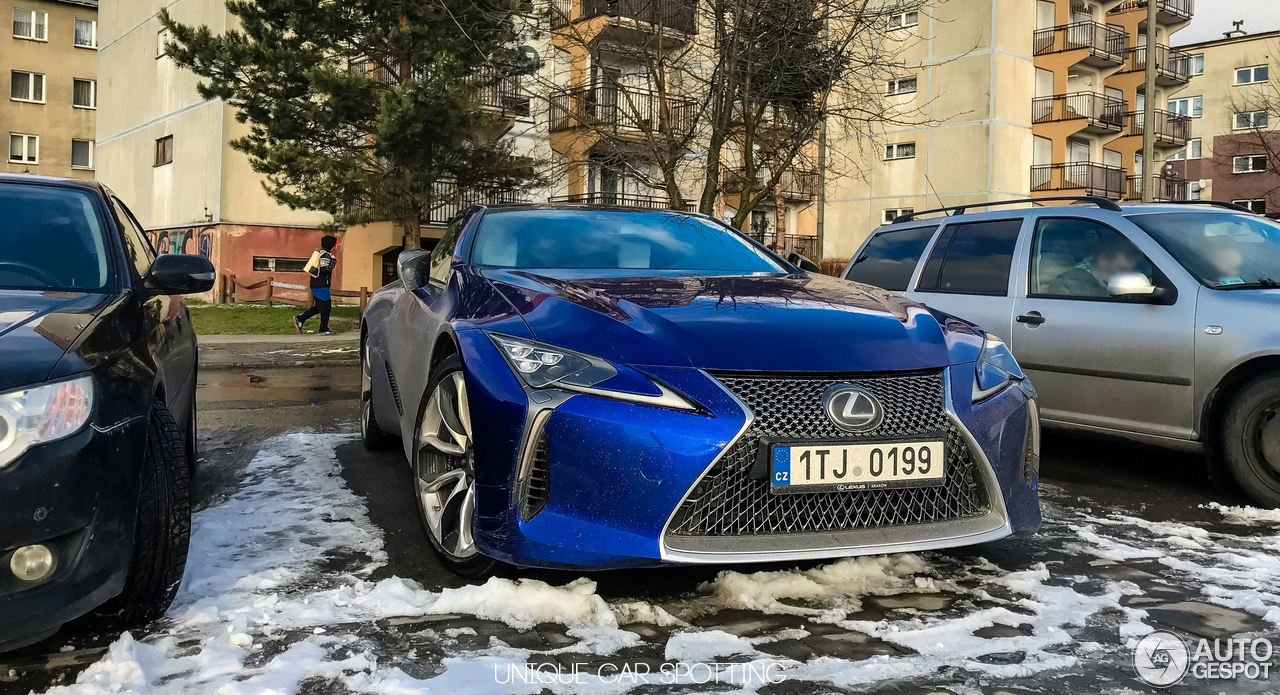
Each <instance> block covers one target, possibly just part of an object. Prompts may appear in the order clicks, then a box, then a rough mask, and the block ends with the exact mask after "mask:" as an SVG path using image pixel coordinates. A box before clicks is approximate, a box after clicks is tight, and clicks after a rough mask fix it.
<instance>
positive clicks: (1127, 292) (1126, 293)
mask: <svg viewBox="0 0 1280 695" xmlns="http://www.w3.org/2000/svg"><path fill="white" fill-rule="evenodd" d="M1107 294H1109V295H1111V296H1112V297H1122V298H1130V299H1134V298H1139V297H1153V296H1155V294H1156V286H1155V285H1153V284H1151V281H1150V280H1148V279H1147V276H1146V275H1143V274H1142V273H1116V274H1115V275H1112V276H1111V280H1110V281H1108V282H1107Z"/></svg>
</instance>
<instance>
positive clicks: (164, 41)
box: [156, 29, 172, 60]
mask: <svg viewBox="0 0 1280 695" xmlns="http://www.w3.org/2000/svg"><path fill="white" fill-rule="evenodd" d="M171 38H172V37H171V36H170V35H169V30H168V29H161V30H160V31H159V32H157V33H156V60H159V59H161V58H163V57H164V52H165V46H166V45H168V43H169V40H170V39H171Z"/></svg>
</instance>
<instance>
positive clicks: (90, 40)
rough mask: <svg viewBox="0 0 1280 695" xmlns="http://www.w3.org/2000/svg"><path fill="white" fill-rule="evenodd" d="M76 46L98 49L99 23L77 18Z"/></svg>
mask: <svg viewBox="0 0 1280 695" xmlns="http://www.w3.org/2000/svg"><path fill="white" fill-rule="evenodd" d="M75 42H76V45H77V46H79V47H80V48H97V47H98V23H97V22H95V21H94V20H92V19H81V18H79V17H76V38H75Z"/></svg>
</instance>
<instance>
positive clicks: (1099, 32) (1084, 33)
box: [1033, 22, 1129, 64]
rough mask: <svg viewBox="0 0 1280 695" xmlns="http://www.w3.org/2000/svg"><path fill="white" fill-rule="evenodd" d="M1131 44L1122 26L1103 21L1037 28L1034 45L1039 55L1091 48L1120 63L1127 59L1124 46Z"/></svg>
mask: <svg viewBox="0 0 1280 695" xmlns="http://www.w3.org/2000/svg"><path fill="white" fill-rule="evenodd" d="M1128 44H1129V35H1128V33H1126V32H1125V30H1124V29H1121V28H1120V27H1113V26H1109V25H1107V24H1102V23H1101V22H1075V23H1074V24H1064V25H1061V26H1056V27H1051V28H1048V29H1037V30H1036V33H1035V38H1034V44H1033V45H1034V51H1035V55H1038V56H1039V55H1048V54H1050V53H1061V52H1063V51H1075V50H1079V49H1088V50H1089V53H1090V55H1092V56H1095V57H1097V58H1099V59H1101V60H1103V61H1105V62H1109V63H1113V64H1119V63H1122V62H1124V50H1125V47H1126V46H1128Z"/></svg>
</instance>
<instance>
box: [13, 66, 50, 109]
mask: <svg viewBox="0 0 1280 695" xmlns="http://www.w3.org/2000/svg"><path fill="white" fill-rule="evenodd" d="M9 98H10V99H13V100H14V101H29V102H31V103H33V104H43V103H44V75H41V74H40V73H38V72H20V71H18V70H14V71H13V77H12V81H11V82H10V86H9Z"/></svg>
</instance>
